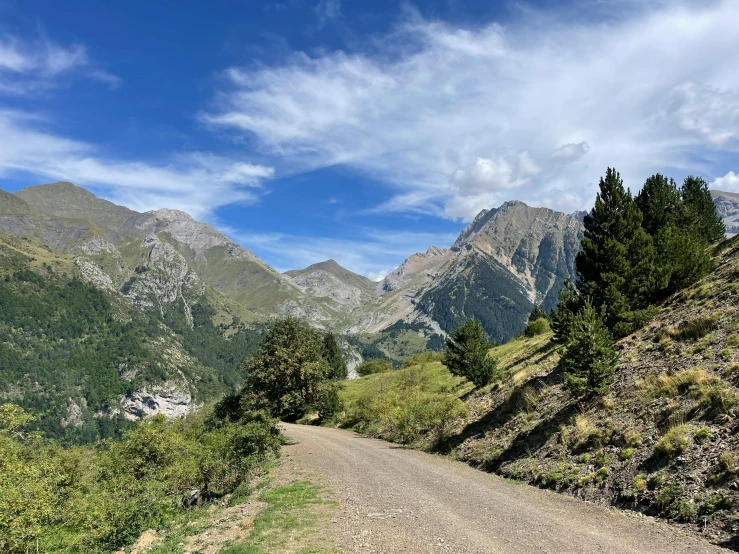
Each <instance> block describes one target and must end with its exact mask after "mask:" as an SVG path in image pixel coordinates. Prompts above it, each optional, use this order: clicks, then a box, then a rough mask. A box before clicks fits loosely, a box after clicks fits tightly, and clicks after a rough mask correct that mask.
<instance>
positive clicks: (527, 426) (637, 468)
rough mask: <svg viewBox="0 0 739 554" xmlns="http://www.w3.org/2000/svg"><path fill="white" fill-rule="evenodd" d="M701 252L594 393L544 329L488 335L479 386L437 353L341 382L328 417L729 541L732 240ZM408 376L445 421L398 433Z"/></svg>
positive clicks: (734, 316)
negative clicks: (577, 385)
mask: <svg viewBox="0 0 739 554" xmlns="http://www.w3.org/2000/svg"><path fill="white" fill-rule="evenodd" d="M715 261H716V263H717V269H716V270H715V271H713V272H712V273H711V274H710V275H708V276H707V277H706V278H704V279H702V280H701V281H699V282H698V283H696V284H695V285H694V286H692V287H690V288H688V289H685V290H684V291H682V292H680V293H678V294H676V295H674V296H672V297H670V298H669V299H667V300H666V301H665V302H664V304H663V305H661V306H660V308H659V311H658V312H657V313H656V315H655V316H654V318H653V319H651V320H650V321H649V322H648V323H647V324H646V325H645V326H644V327H643V328H641V329H639V330H638V331H637V332H635V333H633V334H631V335H629V336H627V337H625V338H623V339H621V340H620V341H619V342H618V343H617V347H618V350H619V352H620V353H621V362H620V364H619V365H618V367H617V369H616V372H615V376H614V381H613V384H612V386H611V390H610V392H609V393H608V394H606V395H604V396H602V397H599V398H598V397H596V398H592V399H582V398H578V397H576V396H573V395H572V394H571V393H570V392H569V390H567V388H566V387H565V384H564V375H563V373H562V369H561V368H560V367H559V363H558V362H559V356H560V352H561V347H558V346H557V345H556V344H555V343H553V342H552V337H553V336H552V333H550V332H547V333H545V334H541V335H537V336H534V337H526V336H523V335H521V336H519V337H517V338H515V339H513V340H512V341H510V342H508V343H506V344H504V345H502V346H498V347H495V348H492V349H491V350H490V354H489V355H490V356H491V357H493V358H495V359H496V360H498V371H499V378H498V379H497V380H496V381H495V382H494V383H493V384H492V385H489V386H487V387H484V388H479V389H475V390H471V389H472V386H471V384H469V383H466V382H465V380H463V379H459V378H456V377H454V376H452V375H451V374H450V373H449V372H448V371H447V370H446V369H445V368H444V366H443V365H442V364H441V363H428V364H419V365H416V366H413V367H410V368H406V369H403V370H400V371H396V372H393V373H392V374H387V373H385V374H379V375H372V376H369V377H364V378H361V379H359V380H357V381H354V382H347V383H346V384H345V386H344V391H343V392H342V398H343V400H344V402H345V414H344V418H343V419H342V420H340V422H339V423H340V424H342V425H345V426H351V427H354V428H355V429H357V430H360V431H363V432H368V433H372V434H375V435H376V436H379V437H382V438H386V439H389V440H395V441H398V442H403V443H407V444H413V445H415V446H419V447H422V448H425V449H428V450H433V451H437V452H443V453H446V454H449V455H452V456H454V457H456V458H457V459H460V460H463V461H466V462H468V463H470V464H472V465H474V466H476V467H479V468H481V469H484V470H486V471H494V472H496V473H499V474H501V475H504V476H506V477H510V478H513V479H518V480H523V481H526V482H528V483H532V484H536V485H538V486H541V487H546V488H552V489H555V490H557V491H560V492H565V493H568V494H572V495H574V496H577V497H579V498H584V499H589V500H594V501H598V502H606V503H609V504H614V505H617V506H619V507H622V508H628V509H633V510H638V511H643V512H645V513H648V514H651V515H659V516H662V517H666V518H669V519H673V520H676V521H679V522H685V523H692V524H694V525H696V528H697V529H698V528H700V530H701V531H702V532H704V533H705V534H707V535H708V536H709V537H711V538H713V539H715V540H718V541H726V540H730V539H731V537H733V536H734V534H736V532H737V531H738V530H739V529H738V528H737V519H739V518H737V515H739V514H737V510H736V508H735V506H736V505H737V504H738V503H739V438H738V437H737V435H736V434H735V431H736V428H737V425H738V424H739V423H738V422H739V419H738V417H737V416H739V241H737V240H733V241H731V242H729V243H727V244H725V245H724V246H722V247H721V248H719V249H718V250H717V251H716V252H715ZM408 383H409V384H410V385H408ZM409 388H410V389H412V390H413V389H414V390H417V391H418V393H417V394H424V395H427V398H428V399H429V400H431V398H432V396H433V395H438V397H439V398H445V399H446V401H447V402H448V403H449V404H450V405H452V406H454V405H455V404H454V403H453V402H451V398H452V397H453V398H454V399H460V400H459V402H460V403H462V404H463V406H464V407H463V408H461V407H460V408H459V409H457V408H455V409H454V411H453V412H451V413H450V414H447V416H445V417H450V418H451V419H452V420H453V421H451V422H448V421H444V422H442V423H439V420H438V419H437V420H433V421H431V422H430V423H429V421H424V420H423V416H421V415H419V416H418V417H417V420H415V421H413V423H412V425H411V427H412V429H413V431H414V432H413V433H410V434H409V433H407V432H405V433H404V432H399V431H398V428H402V425H403V424H405V421H406V420H404V419H403V417H402V414H403V412H404V410H406V411H410V412H412V411H413V409H414V408H413V403H412V402H395V403H394V402H393V399H394V398H397V397H398V396H399V394H400V392H403V395H405V394H406V393H407V390H408V389H409ZM431 417H432V419H433V415H432V416H431ZM411 420H412V418H411ZM398 421H400V422H402V423H401V424H400V425H399V424H398V423H397V422H398ZM440 428H443V430H444V433H443V435H444V436H443V437H442V436H440V433H439V429H440ZM440 439H441V440H440Z"/></svg>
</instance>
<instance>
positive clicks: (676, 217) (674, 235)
mask: <svg viewBox="0 0 739 554" xmlns="http://www.w3.org/2000/svg"><path fill="white" fill-rule="evenodd" d="M691 194H692V193H691ZM709 196H710V194H709ZM636 203H637V205H638V206H639V209H640V210H641V212H642V214H643V220H642V227H644V229H645V230H646V231H647V232H648V233H649V234H650V235H652V238H653V240H654V245H655V251H656V259H655V271H654V275H655V290H654V294H653V296H652V300H658V299H660V298H662V297H664V296H666V295H667V294H669V293H672V292H675V291H676V290H679V289H680V288H682V287H685V286H687V285H689V284H691V283H693V282H695V281H697V280H698V279H699V278H700V277H702V276H703V275H704V274H705V273H706V271H707V270H708V269H709V268H710V266H711V257H710V255H709V253H708V251H707V249H706V246H707V242H706V241H705V240H704V239H703V238H702V237H701V236H700V235H701V233H697V232H696V231H695V227H694V225H693V224H692V219H691V218H690V217H689V216H688V208H687V206H686V204H685V202H683V198H682V195H681V193H680V190H678V188H677V184H676V183H675V181H674V180H673V179H667V177H664V176H662V175H660V174H657V175H653V176H652V177H649V178H648V179H647V180H646V182H645V183H644V187H643V188H642V190H641V192H639V194H638V196H637V197H636ZM711 206H713V201H711Z"/></svg>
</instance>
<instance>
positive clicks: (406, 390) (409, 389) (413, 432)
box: [340, 362, 472, 448]
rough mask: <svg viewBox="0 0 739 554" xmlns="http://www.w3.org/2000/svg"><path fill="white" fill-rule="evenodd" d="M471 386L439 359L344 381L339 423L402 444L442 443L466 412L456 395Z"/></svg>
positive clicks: (467, 390)
mask: <svg viewBox="0 0 739 554" xmlns="http://www.w3.org/2000/svg"><path fill="white" fill-rule="evenodd" d="M471 389H472V384H471V383H469V382H467V381H466V380H465V379H463V378H461V377H456V376H454V375H452V374H451V373H449V370H448V369H447V368H446V367H445V366H443V365H442V364H441V363H439V362H433V363H427V364H423V365H417V366H413V367H409V368H405V369H400V370H397V371H392V372H388V373H381V374H378V375H370V376H367V377H363V378H361V379H357V380H355V381H348V382H346V386H345V387H344V390H342V391H341V392H340V395H341V399H342V401H343V403H344V406H345V407H346V411H345V414H344V416H343V417H342V419H341V421H340V424H341V425H343V426H345V427H353V428H354V429H356V430H358V431H361V432H364V433H369V434H372V435H375V436H378V437H381V438H384V439H386V440H390V441H394V442H399V443H402V444H415V445H417V446H419V447H423V448H427V447H431V446H434V445H435V444H439V443H440V442H442V441H443V440H444V439H445V438H446V437H447V436H448V435H449V433H451V432H452V430H453V429H455V428H456V427H457V426H458V425H459V424H460V423H461V422H463V421H464V419H465V418H466V416H467V406H466V405H465V404H464V402H462V401H461V400H460V397H461V396H462V395H464V394H466V393H467V392H469V391H470V390H471Z"/></svg>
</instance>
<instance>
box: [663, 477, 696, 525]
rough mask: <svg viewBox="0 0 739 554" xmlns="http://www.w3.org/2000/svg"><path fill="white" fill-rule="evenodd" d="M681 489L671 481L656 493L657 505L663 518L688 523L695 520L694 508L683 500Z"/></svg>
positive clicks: (682, 490)
mask: <svg viewBox="0 0 739 554" xmlns="http://www.w3.org/2000/svg"><path fill="white" fill-rule="evenodd" d="M684 493H685V490H684V489H683V487H682V486H681V485H680V484H679V483H677V482H675V481H672V482H671V483H668V484H666V485H665V486H664V487H662V488H661V489H660V490H659V491H657V505H658V506H659V508H660V513H661V514H662V515H663V516H666V517H669V518H671V519H674V520H675V521H680V522H690V521H692V520H693V519H694V518H695V513H696V510H695V506H694V505H693V504H692V503H690V502H688V501H687V500H686V499H685V498H684Z"/></svg>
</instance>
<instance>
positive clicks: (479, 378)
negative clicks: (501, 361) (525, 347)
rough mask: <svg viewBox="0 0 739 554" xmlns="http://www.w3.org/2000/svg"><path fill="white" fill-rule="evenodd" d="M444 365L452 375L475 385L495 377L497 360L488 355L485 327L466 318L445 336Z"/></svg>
mask: <svg viewBox="0 0 739 554" xmlns="http://www.w3.org/2000/svg"><path fill="white" fill-rule="evenodd" d="M446 347H447V350H446V354H445V355H444V365H446V366H447V367H448V368H449V371H451V372H452V373H453V374H454V375H459V376H460V377H466V378H467V379H469V380H470V381H472V383H474V385H475V386H477V387H482V386H485V385H487V384H488V383H489V382H490V381H492V380H493V377H495V373H496V370H497V365H498V364H497V361H496V360H495V359H494V358H491V357H490V356H488V350H489V349H490V345H489V343H488V339H487V335H486V334H485V329H483V327H482V323H480V322H479V321H478V320H476V319H468V320H467V321H466V322H465V323H463V324H462V325H460V326H459V327H457V328H456V329H455V330H454V331H452V332H451V333H450V334H449V336H448V337H447V338H446Z"/></svg>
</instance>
